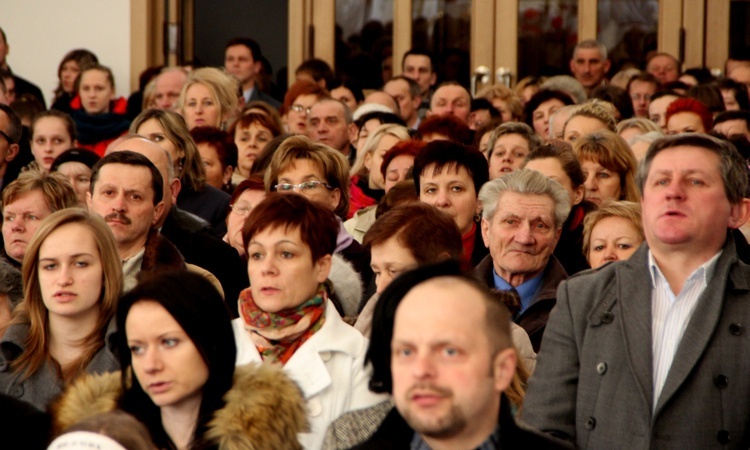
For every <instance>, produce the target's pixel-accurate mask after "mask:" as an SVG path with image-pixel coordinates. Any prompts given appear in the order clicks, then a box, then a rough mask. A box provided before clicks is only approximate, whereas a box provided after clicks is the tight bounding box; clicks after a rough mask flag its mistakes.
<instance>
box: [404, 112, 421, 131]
mask: <svg viewBox="0 0 750 450" xmlns="http://www.w3.org/2000/svg"><path fill="white" fill-rule="evenodd" d="M417 119H419V116H418V115H417V113H416V111H415V112H414V114H413V115H412V116H411V117H410V118H409V120H407V121H406V126H407V127H408V128H411V127H413V126H414V124H415V123H417Z"/></svg>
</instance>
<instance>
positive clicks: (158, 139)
mask: <svg viewBox="0 0 750 450" xmlns="http://www.w3.org/2000/svg"><path fill="white" fill-rule="evenodd" d="M151 140H152V141H154V142H161V141H163V140H164V135H161V134H153V135H151Z"/></svg>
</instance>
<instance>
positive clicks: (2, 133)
mask: <svg viewBox="0 0 750 450" xmlns="http://www.w3.org/2000/svg"><path fill="white" fill-rule="evenodd" d="M0 136H2V137H4V138H5V140H6V141H8V144H14V143H15V142H14V141H13V139H11V138H10V136H8V134H7V133H6V132H5V131H3V130H0Z"/></svg>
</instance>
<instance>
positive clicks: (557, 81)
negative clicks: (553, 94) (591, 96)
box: [540, 75, 588, 104]
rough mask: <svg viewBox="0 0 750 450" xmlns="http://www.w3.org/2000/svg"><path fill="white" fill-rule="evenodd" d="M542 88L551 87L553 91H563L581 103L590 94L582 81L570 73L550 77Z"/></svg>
mask: <svg viewBox="0 0 750 450" xmlns="http://www.w3.org/2000/svg"><path fill="white" fill-rule="evenodd" d="M540 89H549V90H553V91H563V92H565V93H566V94H568V95H570V97H571V98H572V99H573V100H574V101H575V102H576V103H577V104H581V103H583V102H585V101H586V99H587V98H588V96H587V95H586V90H585V89H583V85H582V84H581V82H580V81H578V80H576V79H575V78H573V77H571V76H570V75H556V76H554V77H550V78H548V79H547V81H545V82H544V83H542V86H541V88H540Z"/></svg>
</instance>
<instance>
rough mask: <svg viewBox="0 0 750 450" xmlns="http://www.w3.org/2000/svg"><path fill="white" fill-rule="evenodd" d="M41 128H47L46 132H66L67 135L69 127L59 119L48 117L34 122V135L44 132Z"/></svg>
mask: <svg viewBox="0 0 750 450" xmlns="http://www.w3.org/2000/svg"><path fill="white" fill-rule="evenodd" d="M40 128H45V131H49V130H50V129H53V131H61V130H62V131H65V132H66V134H67V127H66V124H65V122H63V120H62V119H61V118H59V117H54V116H48V117H41V118H39V120H37V121H36V122H34V129H33V130H32V131H33V132H34V133H36V132H39V131H42V130H40ZM55 128H56V130H55Z"/></svg>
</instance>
